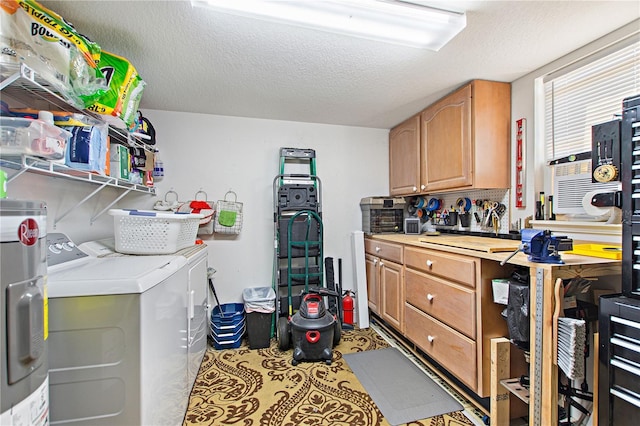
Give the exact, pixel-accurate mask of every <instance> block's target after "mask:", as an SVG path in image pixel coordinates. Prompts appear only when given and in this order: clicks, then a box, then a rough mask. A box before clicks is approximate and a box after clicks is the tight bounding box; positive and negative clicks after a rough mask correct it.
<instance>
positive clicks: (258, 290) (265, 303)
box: [242, 287, 276, 349]
mask: <svg viewBox="0 0 640 426" xmlns="http://www.w3.org/2000/svg"><path fill="white" fill-rule="evenodd" d="M242 298H243V299H244V310H245V312H246V316H247V318H246V321H247V339H248V340H249V348H250V349H261V348H268V347H269V345H270V343H271V317H272V316H273V312H274V311H275V310H276V292H275V291H274V290H273V289H272V288H271V287H249V288H245V289H244V290H243V291H242Z"/></svg>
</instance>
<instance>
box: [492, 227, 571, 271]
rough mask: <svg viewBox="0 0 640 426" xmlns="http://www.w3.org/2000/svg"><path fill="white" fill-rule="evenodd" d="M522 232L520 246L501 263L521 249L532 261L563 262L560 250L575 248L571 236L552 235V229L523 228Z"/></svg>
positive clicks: (503, 262) (502, 263)
mask: <svg viewBox="0 0 640 426" xmlns="http://www.w3.org/2000/svg"><path fill="white" fill-rule="evenodd" d="M520 234H521V236H522V243H521V244H520V247H518V250H516V251H514V252H513V253H511V254H510V255H509V257H507V258H506V259H505V260H503V261H502V262H500V265H504V264H505V263H507V262H508V261H509V259H511V258H512V257H513V256H515V255H516V253H518V252H519V251H522V252H523V253H524V254H527V255H528V259H529V261H530V262H537V263H556V264H562V263H564V261H563V260H562V259H561V258H560V252H561V251H567V250H573V240H572V239H571V238H568V237H566V236H562V237H559V236H556V235H551V231H540V230H538V229H523V230H522V231H521V233H520Z"/></svg>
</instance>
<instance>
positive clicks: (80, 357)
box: [47, 233, 193, 426]
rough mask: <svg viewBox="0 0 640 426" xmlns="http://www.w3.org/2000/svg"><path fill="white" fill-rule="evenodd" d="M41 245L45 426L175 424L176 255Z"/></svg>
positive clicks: (181, 394) (181, 339)
mask: <svg viewBox="0 0 640 426" xmlns="http://www.w3.org/2000/svg"><path fill="white" fill-rule="evenodd" d="M47 240H48V241H47V245H48V253H47V255H48V261H49V275H48V295H49V378H50V383H49V394H50V420H51V424H67V423H69V424H74V425H95V426H97V425H109V426H113V425H181V424H182V421H183V418H184V414H185V412H186V408H187V403H188V398H189V390H190V388H189V386H188V375H189V371H188V351H187V347H188V334H189V333H188V320H187V317H188V316H189V314H190V311H191V310H193V308H192V307H190V300H189V299H190V296H189V292H188V281H189V264H188V262H187V259H186V258H185V257H184V256H179V255H159V256H106V257H97V256H93V255H89V254H88V253H86V252H85V251H83V250H82V249H80V248H79V247H77V246H76V245H75V244H74V243H73V242H72V241H71V240H70V239H69V238H68V237H67V236H66V235H64V234H54V233H50V234H49V235H48V236H47Z"/></svg>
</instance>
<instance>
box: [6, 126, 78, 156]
mask: <svg viewBox="0 0 640 426" xmlns="http://www.w3.org/2000/svg"><path fill="white" fill-rule="evenodd" d="M70 137H71V133H69V132H67V131H66V130H64V129H61V128H59V127H57V126H55V125H53V124H49V123H47V122H45V121H42V120H32V119H29V118H16V117H3V116H0V148H1V149H2V153H3V154H8V155H22V154H25V155H33V156H36V157H42V158H46V159H48V160H62V159H64V157H65V153H66V150H67V145H68V143H69V138H70Z"/></svg>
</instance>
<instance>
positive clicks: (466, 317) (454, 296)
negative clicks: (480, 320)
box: [404, 269, 476, 339]
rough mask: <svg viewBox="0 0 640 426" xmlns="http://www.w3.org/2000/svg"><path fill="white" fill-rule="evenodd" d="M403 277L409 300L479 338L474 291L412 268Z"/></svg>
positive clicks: (434, 315)
mask: <svg viewBox="0 0 640 426" xmlns="http://www.w3.org/2000/svg"><path fill="white" fill-rule="evenodd" d="M404 280H405V295H406V301H407V303H410V304H411V305H413V306H415V307H416V308H418V309H420V310H421V311H424V312H426V313H427V314H429V315H431V316H433V317H435V318H437V319H439V320H440V321H442V322H444V323H446V324H447V325H449V326H451V327H453V328H455V329H456V330H458V331H459V332H461V333H464V334H465V335H466V336H468V337H470V338H471V339H475V338H476V302H475V291H473V290H470V289H469V288H466V287H463V286H457V285H451V284H448V283H447V282H446V281H444V280H442V279H440V278H438V277H433V276H429V275H427V274H424V273H422V272H417V271H412V270H410V269H407V270H406V271H405V276H404Z"/></svg>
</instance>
